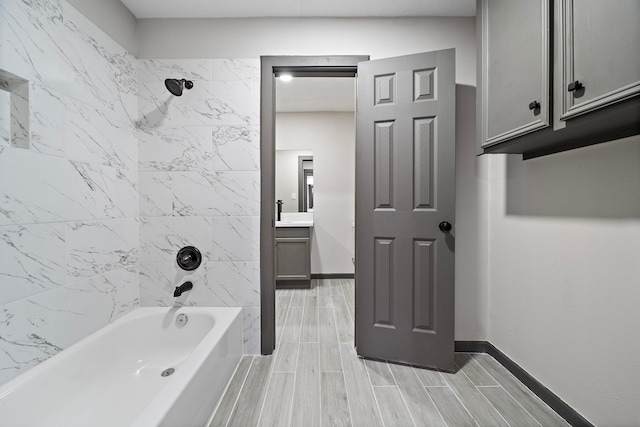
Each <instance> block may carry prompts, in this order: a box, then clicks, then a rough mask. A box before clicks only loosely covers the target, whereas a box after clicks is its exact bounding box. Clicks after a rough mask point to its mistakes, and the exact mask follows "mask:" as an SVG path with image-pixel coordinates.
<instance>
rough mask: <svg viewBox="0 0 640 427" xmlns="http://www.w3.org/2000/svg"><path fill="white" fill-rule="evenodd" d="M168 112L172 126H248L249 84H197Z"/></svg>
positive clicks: (174, 103) (226, 82)
mask: <svg viewBox="0 0 640 427" xmlns="http://www.w3.org/2000/svg"><path fill="white" fill-rule="evenodd" d="M194 83H195V82H194ZM165 90H166V89H165ZM167 93H168V92H167ZM171 110H172V111H171V122H172V125H173V126H194V125H195V126H198V125H249V124H251V122H252V115H253V114H254V113H255V111H254V107H253V105H252V96H251V82H244V81H213V82H198V83H197V84H194V86H193V89H191V90H189V91H185V93H184V94H183V95H182V96H181V97H179V98H177V99H176V100H175V102H173V103H172V104H171Z"/></svg>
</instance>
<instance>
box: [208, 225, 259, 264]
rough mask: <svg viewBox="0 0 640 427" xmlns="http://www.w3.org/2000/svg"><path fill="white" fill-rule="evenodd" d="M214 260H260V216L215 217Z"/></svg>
mask: <svg viewBox="0 0 640 427" xmlns="http://www.w3.org/2000/svg"><path fill="white" fill-rule="evenodd" d="M213 260H214V261H260V217H259V216H251V217H224V216H223V217H214V218H213Z"/></svg>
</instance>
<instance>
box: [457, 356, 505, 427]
mask: <svg viewBox="0 0 640 427" xmlns="http://www.w3.org/2000/svg"><path fill="white" fill-rule="evenodd" d="M454 364H455V365H456V366H457V367H458V371H459V372H462V375H464V376H465V377H466V378H467V379H468V380H469V383H471V385H472V386H473V387H475V389H476V390H477V391H478V393H480V394H482V392H481V391H480V390H478V386H476V385H475V384H473V381H471V378H469V376H468V375H467V373H466V372H465V371H463V370H462V367H461V366H460V365H458V364H457V363H455V362H454ZM494 381H495V378H494ZM496 382H497V381H496ZM482 397H484V399H485V400H486V401H487V402H489V399H487V396H485V395H484V394H482ZM489 405H491V407H492V408H493V409H495V410H496V412H497V413H498V415H500V418H502V419H503V420H504V422H505V423H507V425H508V426H510V427H511V423H509V421H507V419H506V418H505V417H504V415H502V413H501V412H500V411H498V408H496V407H495V406H493V405H492V404H491V402H489ZM472 417H473V415H472ZM474 419H475V418H474Z"/></svg>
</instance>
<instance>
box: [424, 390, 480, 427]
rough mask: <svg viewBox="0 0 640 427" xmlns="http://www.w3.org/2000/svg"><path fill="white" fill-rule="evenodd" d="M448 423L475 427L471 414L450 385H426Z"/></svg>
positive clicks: (463, 426) (457, 426) (462, 426)
mask: <svg viewBox="0 0 640 427" xmlns="http://www.w3.org/2000/svg"><path fill="white" fill-rule="evenodd" d="M426 389H427V392H428V393H429V395H430V396H431V398H432V399H433V402H434V403H435V404H436V407H437V408H438V410H439V411H440V414H442V417H443V418H444V420H445V421H446V423H447V424H448V425H450V426H455V427H467V426H468V427H472V426H473V427H475V426H476V423H475V421H473V418H472V417H471V414H469V412H468V411H467V410H466V409H465V408H464V406H462V405H461V404H460V401H459V400H458V398H457V397H456V395H455V393H454V392H453V390H451V389H450V388H449V387H426Z"/></svg>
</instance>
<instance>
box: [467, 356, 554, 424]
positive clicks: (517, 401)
mask: <svg viewBox="0 0 640 427" xmlns="http://www.w3.org/2000/svg"><path fill="white" fill-rule="evenodd" d="M487 357H491V359H493V356H491V355H489V354H487ZM493 360H494V361H495V359H493ZM496 363H498V362H497V361H496ZM478 365H480V364H479V363H478ZM480 366H482V365H480ZM505 369H506V368H505ZM509 374H510V375H512V374H511V372H509ZM516 380H517V378H516ZM498 384H500V382H499V381H498ZM500 386H501V387H502V389H503V390H504V391H505V392H506V393H507V394H508V395H509V396H511V398H512V399H513V400H514V401H515V402H516V403H517V404H518V405H519V406H520V407H521V408H522V409H524V411H525V412H526V413H527V414H529V416H531V418H533V420H534V421H535V422H536V423H538V425H539V426H540V427H544V426H543V425H542V423H541V422H540V421H538V419H537V418H536V417H534V416H533V415H532V414H531V413H530V412H529V411H527V408H525V407H524V406H522V403H520V401H519V400H518V399H516V398H515V396H513V395H512V394H511V393H510V392H509V390H507V389H506V388H505V387H504V386H503V385H502V384H500ZM543 403H544V402H543ZM545 405H546V403H545ZM554 412H555V411H554ZM561 418H562V417H561Z"/></svg>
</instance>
